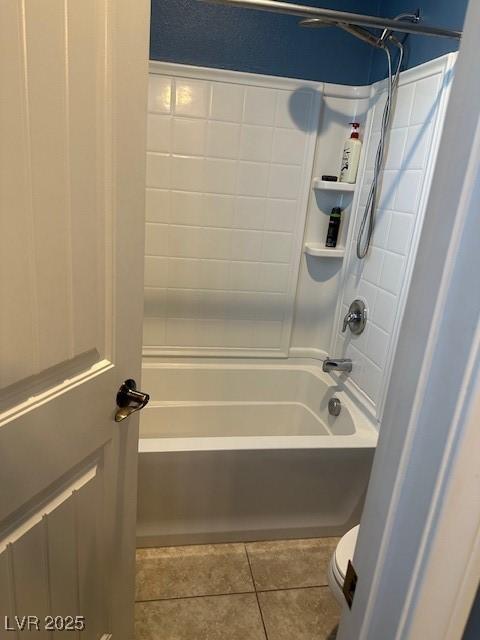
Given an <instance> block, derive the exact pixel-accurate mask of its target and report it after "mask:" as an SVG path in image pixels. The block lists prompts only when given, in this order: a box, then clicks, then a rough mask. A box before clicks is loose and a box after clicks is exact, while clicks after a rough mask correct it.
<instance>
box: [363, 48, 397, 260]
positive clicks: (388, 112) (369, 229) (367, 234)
mask: <svg viewBox="0 0 480 640" xmlns="http://www.w3.org/2000/svg"><path fill="white" fill-rule="evenodd" d="M390 42H392V43H393V44H394V45H395V46H396V47H398V49H399V56H398V64H397V67H396V70H395V74H393V72H392V54H391V53H390V50H389V48H388V46H387V44H384V45H383V46H382V47H381V48H382V50H383V51H384V52H385V55H386V56H387V60H388V90H387V100H386V102H385V107H384V109H383V115H382V126H381V129H380V141H379V143H378V148H377V153H376V155H375V165H374V172H373V180H372V184H371V187H370V191H369V193H368V198H367V203H366V205H365V210H364V212H363V218H362V222H361V224H360V228H359V231H358V236H357V258H359V259H360V260H363V258H365V256H366V255H367V253H368V249H369V247H370V243H371V240H372V235H373V231H374V229H375V217H376V209H377V191H378V185H379V180H380V174H381V172H382V169H383V164H384V160H385V147H386V143H387V138H388V133H389V128H390V123H391V119H392V111H393V106H394V102H395V96H396V94H397V89H398V82H399V79H400V68H401V66H402V62H403V45H402V43H401V42H399V41H398V40H397V39H396V38H391V39H390Z"/></svg>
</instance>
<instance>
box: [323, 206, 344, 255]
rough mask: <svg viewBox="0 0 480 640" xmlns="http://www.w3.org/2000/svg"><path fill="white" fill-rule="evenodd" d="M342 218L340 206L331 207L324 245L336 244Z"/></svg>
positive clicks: (332, 246)
mask: <svg viewBox="0 0 480 640" xmlns="http://www.w3.org/2000/svg"><path fill="white" fill-rule="evenodd" d="M341 220H342V210H341V209H340V207H333V209H332V213H331V214H330V222H329V223H328V232H327V241H326V242H325V246H326V247H330V248H332V249H333V248H334V247H336V246H337V239H338V232H339V231H340V222H341Z"/></svg>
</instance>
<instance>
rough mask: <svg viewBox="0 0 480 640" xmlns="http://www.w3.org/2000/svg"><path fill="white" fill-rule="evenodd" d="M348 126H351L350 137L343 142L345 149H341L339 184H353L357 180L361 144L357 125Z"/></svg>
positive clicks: (355, 123) (356, 123)
mask: <svg viewBox="0 0 480 640" xmlns="http://www.w3.org/2000/svg"><path fill="white" fill-rule="evenodd" d="M350 124H351V125H352V133H351V135H350V138H349V139H348V140H347V141H346V142H345V147H344V149H343V156H342V168H341V170H340V182H349V183H351V184H353V183H355V182H356V180H357V172H358V165H359V163H360V153H361V151H362V143H361V141H360V140H359V133H358V129H359V128H360V125H359V123H358V122H351V123H350Z"/></svg>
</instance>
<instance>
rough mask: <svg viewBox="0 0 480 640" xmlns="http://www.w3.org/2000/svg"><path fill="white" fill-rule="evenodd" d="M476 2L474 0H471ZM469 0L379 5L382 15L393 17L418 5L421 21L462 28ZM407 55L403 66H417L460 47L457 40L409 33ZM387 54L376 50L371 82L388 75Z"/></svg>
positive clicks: (393, 0)
mask: <svg viewBox="0 0 480 640" xmlns="http://www.w3.org/2000/svg"><path fill="white" fill-rule="evenodd" d="M472 1H474V0H472ZM467 5H468V0H416V2H414V3H413V4H412V3H411V2H410V4H409V3H408V2H406V1H405V0H382V2H381V4H380V8H379V12H380V15H382V16H388V17H394V16H396V15H398V14H399V13H401V12H403V11H405V10H409V9H412V8H413V9H416V8H419V9H420V11H421V15H422V20H423V22H425V23H426V24H432V25H435V26H438V27H446V28H447V29H456V30H461V29H462V28H463V22H464V19H465V12H466V10H467ZM406 45H407V46H406V51H407V58H406V61H405V65H404V68H408V69H409V68H410V67H416V66H417V65H419V64H422V63H423V62H427V60H432V59H433V58H438V57H439V56H442V55H444V54H446V53H450V52H451V51H456V50H457V49H458V40H450V39H448V38H431V37H428V36H408V37H407V39H406ZM386 70H387V67H386V63H385V55H384V54H383V53H382V52H381V51H376V52H375V54H374V57H373V63H372V73H371V76H370V79H371V80H372V81H375V80H379V79H380V78H384V77H385V75H386Z"/></svg>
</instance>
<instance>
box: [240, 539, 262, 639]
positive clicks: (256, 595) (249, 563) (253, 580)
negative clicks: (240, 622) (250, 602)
mask: <svg viewBox="0 0 480 640" xmlns="http://www.w3.org/2000/svg"><path fill="white" fill-rule="evenodd" d="M243 547H244V549H245V555H246V557H247V562H248V567H249V569H250V575H251V576H252V583H253V588H254V589H255V598H256V599H257V606H258V611H259V612H260V619H261V621H262V625H263V632H264V634H265V638H266V640H268V633H267V627H266V625H265V620H264V618H263V611H262V606H261V604H260V600H259V598H258V591H257V586H256V584H255V578H254V576H253V571H252V564H251V562H250V556H249V555H248V549H247V545H246V544H245V543H244V545H243Z"/></svg>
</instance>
